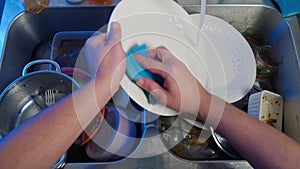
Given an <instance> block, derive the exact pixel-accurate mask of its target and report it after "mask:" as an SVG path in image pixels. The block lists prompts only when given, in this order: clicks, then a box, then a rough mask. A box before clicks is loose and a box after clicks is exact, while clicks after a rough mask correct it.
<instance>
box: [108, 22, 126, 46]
mask: <svg viewBox="0 0 300 169" xmlns="http://www.w3.org/2000/svg"><path fill="white" fill-rule="evenodd" d="M121 38H122V32H121V26H120V24H119V23H118V22H112V23H111V27H110V31H109V34H108V39H107V43H108V44H112V43H113V44H115V43H118V42H120V41H121Z"/></svg>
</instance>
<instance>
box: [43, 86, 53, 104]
mask: <svg viewBox="0 0 300 169" xmlns="http://www.w3.org/2000/svg"><path fill="white" fill-rule="evenodd" d="M45 103H46V105H47V106H51V105H52V104H54V103H55V95H54V91H53V89H47V90H45Z"/></svg>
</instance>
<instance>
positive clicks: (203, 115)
mask: <svg viewBox="0 0 300 169" xmlns="http://www.w3.org/2000/svg"><path fill="white" fill-rule="evenodd" d="M198 91H199V96H200V103H199V110H198V119H199V120H200V121H205V120H206V119H207V116H208V113H209V109H210V106H211V99H212V97H213V96H212V95H211V94H210V93H209V92H207V91H206V90H205V89H204V88H203V87H202V85H201V84H200V83H198Z"/></svg>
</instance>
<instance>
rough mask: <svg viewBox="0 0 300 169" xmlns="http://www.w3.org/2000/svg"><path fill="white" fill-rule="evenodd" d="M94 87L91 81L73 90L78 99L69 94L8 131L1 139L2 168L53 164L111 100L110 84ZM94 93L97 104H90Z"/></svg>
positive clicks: (35, 166) (44, 166)
mask: <svg viewBox="0 0 300 169" xmlns="http://www.w3.org/2000/svg"><path fill="white" fill-rule="evenodd" d="M99 83H100V82H99ZM96 84H98V83H96ZM99 86H101V87H99ZM94 89H95V90H94ZM94 89H93V83H92V82H90V83H88V84H87V85H85V86H84V87H82V88H81V89H79V90H78V91H76V92H74V93H73V97H74V98H76V99H72V95H69V96H68V97H66V98H65V99H63V100H61V101H59V102H58V103H56V104H55V105H53V106H51V107H49V108H47V109H45V110H44V111H43V112H41V113H39V114H38V115H37V116H36V117H34V118H32V119H30V120H28V121H27V122H25V123H24V124H23V125H21V126H20V127H19V128H17V129H16V130H15V131H12V132H11V133H10V134H9V135H7V136H6V137H5V138H4V140H2V142H0V168H51V167H52V166H53V164H54V163H55V162H56V161H57V160H58V158H59V157H60V156H61V155H62V154H63V153H64V152H65V151H67V149H68V148H69V147H70V146H71V144H72V143H73V142H74V141H75V139H76V138H77V137H78V136H79V135H80V133H81V132H82V131H83V129H84V128H85V127H86V126H87V125H88V124H89V122H90V121H91V120H92V119H93V118H94V117H95V115H96V114H97V113H98V111H97V110H98V109H100V108H101V107H102V106H103V105H105V103H106V102H107V101H108V100H109V98H110V96H111V94H110V92H109V90H108V88H105V87H104V86H103V85H101V84H98V85H96V87H95V88H94ZM94 91H96V93H97V95H94V93H95V92H94ZM94 97H97V98H98V99H97V105H98V106H99V107H98V108H95V107H96V106H94V107H93V106H91V104H93V100H92V98H94ZM74 105H77V106H76V108H75V107H74ZM78 105H79V106H78Z"/></svg>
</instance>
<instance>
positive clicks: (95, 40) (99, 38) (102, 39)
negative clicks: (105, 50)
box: [86, 33, 106, 45]
mask: <svg viewBox="0 0 300 169" xmlns="http://www.w3.org/2000/svg"><path fill="white" fill-rule="evenodd" d="M104 43H106V34H105V33H102V34H99V35H95V36H92V37H90V38H89V39H88V40H87V41H86V45H97V44H104Z"/></svg>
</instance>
